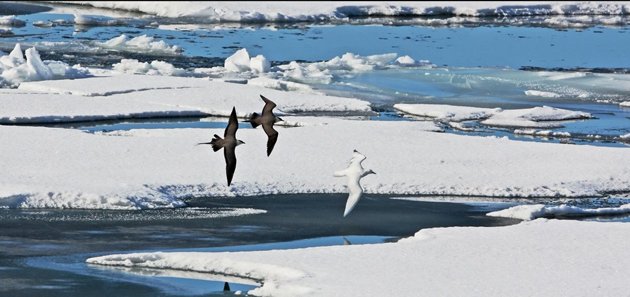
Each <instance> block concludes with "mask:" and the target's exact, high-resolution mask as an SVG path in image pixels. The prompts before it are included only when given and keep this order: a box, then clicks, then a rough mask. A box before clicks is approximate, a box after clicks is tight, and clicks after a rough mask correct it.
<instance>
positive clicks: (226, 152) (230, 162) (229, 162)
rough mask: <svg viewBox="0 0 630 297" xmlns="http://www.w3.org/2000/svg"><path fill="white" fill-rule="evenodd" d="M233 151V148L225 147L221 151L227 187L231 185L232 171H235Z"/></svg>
mask: <svg viewBox="0 0 630 297" xmlns="http://www.w3.org/2000/svg"><path fill="white" fill-rule="evenodd" d="M234 149H235V147H234V146H226V147H225V148H224V149H223V156H224V157H225V174H226V175H227V182H228V186H230V184H231V183H232V177H233V176H234V170H236V153H235V152H234Z"/></svg>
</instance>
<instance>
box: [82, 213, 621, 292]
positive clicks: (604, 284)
mask: <svg viewBox="0 0 630 297" xmlns="http://www.w3.org/2000/svg"><path fill="white" fill-rule="evenodd" d="M628 234H630V225H629V224H627V223H600V222H581V221H566V220H545V219H538V220H535V221H531V222H523V223H520V224H517V225H512V226H506V227H451V228H433V229H424V230H420V231H419V232H417V233H416V234H415V235H414V236H412V237H409V238H405V239H402V240H400V241H398V242H396V243H384V244H371V245H350V246H329V247H314V248H304V249H294V250H271V251H255V252H221V253H209V252H208V253H199V252H197V253H194V252H190V253H186V252H169V253H164V252H157V253H136V254H117V255H108V256H102V257H94V258H89V259H87V260H86V262H87V263H89V264H98V265H110V266H125V267H135V268H141V267H142V268H158V269H175V270H185V271H196V272H208V273H219V274H227V275H230V276H239V277H245V278H249V279H255V280H258V282H259V283H260V287H259V288H256V289H253V290H251V291H249V292H248V293H249V294H250V295H256V296H280V297H282V296H483V297H488V296H490V297H492V296H497V297H498V296H617V295H623V294H624V292H627V291H628V290H630V285H629V284H628V282H627V281H626V280H627V276H628V275H629V274H630V259H629V258H628V257H626V255H627V248H628V244H630V239H628V238H629V236H628ZM340 259H342V260H340ZM464 268H465V269H464ZM471 271H473V272H474V273H471ZM559 271H561V272H562V273H559ZM349 284H351V285H349ZM383 284H387V285H383ZM445 284H448V285H445ZM480 284H483V285H480Z"/></svg>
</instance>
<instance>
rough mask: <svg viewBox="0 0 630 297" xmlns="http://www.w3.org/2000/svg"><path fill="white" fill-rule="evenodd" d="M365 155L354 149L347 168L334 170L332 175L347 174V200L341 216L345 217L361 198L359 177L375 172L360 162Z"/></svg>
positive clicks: (361, 191) (361, 189)
mask: <svg viewBox="0 0 630 297" xmlns="http://www.w3.org/2000/svg"><path fill="white" fill-rule="evenodd" d="M365 159H366V157H365V156H364V155H362V154H361V153H359V152H357V150H354V153H353V154H352V159H351V160H350V165H348V168H346V169H344V170H339V171H335V173H334V175H335V176H337V177H342V176H347V177H348V191H349V195H348V201H346V209H345V210H344V212H343V216H344V217H346V216H347V215H348V214H349V213H350V212H351V211H352V210H353V209H354V207H355V206H356V205H357V203H358V202H359V199H360V198H361V194H363V188H362V187H361V184H360V183H359V181H360V180H361V178H363V177H364V176H366V175H368V174H376V173H375V172H374V171H372V170H371V169H368V170H365V169H363V166H361V163H362V162H363V160H365Z"/></svg>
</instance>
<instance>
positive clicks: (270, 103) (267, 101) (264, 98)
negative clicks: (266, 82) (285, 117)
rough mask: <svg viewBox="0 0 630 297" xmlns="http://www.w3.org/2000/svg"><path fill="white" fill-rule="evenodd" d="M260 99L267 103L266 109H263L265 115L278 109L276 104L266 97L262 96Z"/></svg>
mask: <svg viewBox="0 0 630 297" xmlns="http://www.w3.org/2000/svg"><path fill="white" fill-rule="evenodd" d="M260 98H262V100H263V101H265V107H263V110H262V113H263V115H264V114H267V113H270V112H271V111H272V110H273V109H274V108H275V107H276V104H275V103H273V101H271V100H269V99H267V98H266V97H265V96H263V95H260Z"/></svg>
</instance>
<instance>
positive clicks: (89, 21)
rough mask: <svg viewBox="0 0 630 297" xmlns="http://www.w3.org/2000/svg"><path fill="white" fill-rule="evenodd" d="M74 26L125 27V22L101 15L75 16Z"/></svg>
mask: <svg viewBox="0 0 630 297" xmlns="http://www.w3.org/2000/svg"><path fill="white" fill-rule="evenodd" d="M74 24H76V25H80V26H120V25H125V24H126V22H124V21H122V20H119V19H116V18H112V17H108V16H103V15H85V14H75V15H74Z"/></svg>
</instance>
